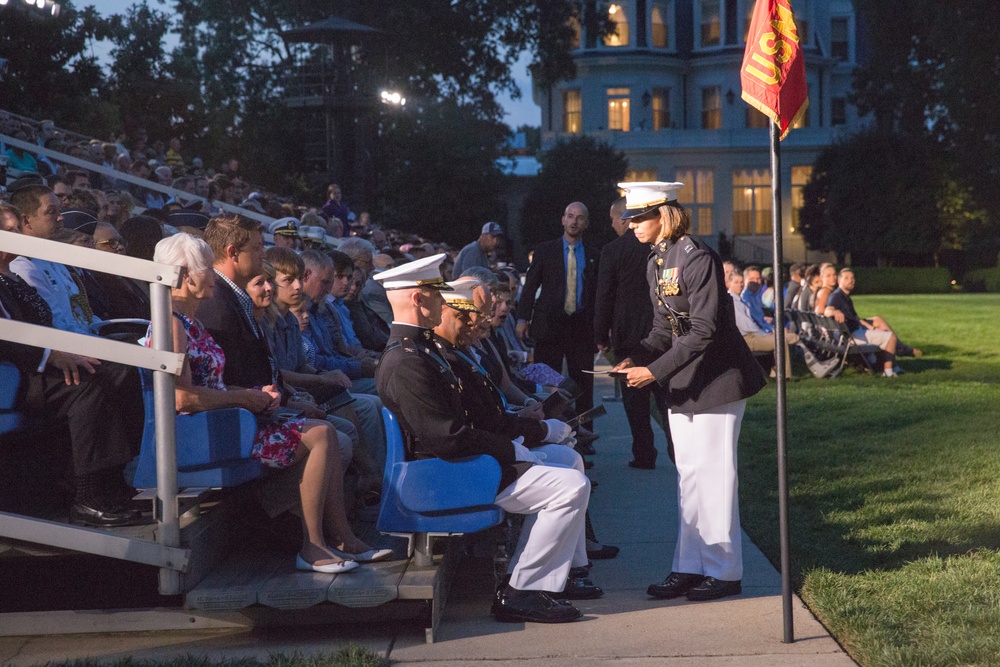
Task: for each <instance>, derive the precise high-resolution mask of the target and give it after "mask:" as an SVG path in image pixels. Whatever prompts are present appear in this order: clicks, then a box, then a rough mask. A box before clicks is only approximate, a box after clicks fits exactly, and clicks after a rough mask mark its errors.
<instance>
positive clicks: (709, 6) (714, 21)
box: [701, 0, 722, 46]
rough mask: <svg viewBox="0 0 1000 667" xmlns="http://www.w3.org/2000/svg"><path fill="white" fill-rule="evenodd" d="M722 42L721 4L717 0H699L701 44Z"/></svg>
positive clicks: (714, 44) (710, 44) (709, 44)
mask: <svg viewBox="0 0 1000 667" xmlns="http://www.w3.org/2000/svg"><path fill="white" fill-rule="evenodd" d="M721 43H722V5H721V3H720V2H719V0H701V45H702V46H718V45H719V44H721Z"/></svg>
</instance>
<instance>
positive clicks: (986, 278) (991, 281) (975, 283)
mask: <svg viewBox="0 0 1000 667" xmlns="http://www.w3.org/2000/svg"><path fill="white" fill-rule="evenodd" d="M962 289H963V290H964V291H966V292H1000V267H995V268H992V269H976V270H975V271H968V272H966V274H965V277H964V278H963V279H962Z"/></svg>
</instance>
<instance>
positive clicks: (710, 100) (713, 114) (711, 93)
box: [701, 86, 722, 130]
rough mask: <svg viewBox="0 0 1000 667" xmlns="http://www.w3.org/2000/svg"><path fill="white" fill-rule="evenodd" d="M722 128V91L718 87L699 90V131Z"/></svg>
mask: <svg viewBox="0 0 1000 667" xmlns="http://www.w3.org/2000/svg"><path fill="white" fill-rule="evenodd" d="M721 128H722V89H721V88H720V87H719V86H712V87H710V88H702V89H701V129H703V130H718V129H721Z"/></svg>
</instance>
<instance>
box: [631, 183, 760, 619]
mask: <svg viewBox="0 0 1000 667" xmlns="http://www.w3.org/2000/svg"><path fill="white" fill-rule="evenodd" d="M619 187H620V188H622V189H623V190H625V191H626V194H625V198H626V211H625V214H624V215H623V216H622V218H623V219H626V220H628V222H629V227H630V228H631V229H632V230H634V231H635V236H636V238H637V239H639V240H640V241H642V242H643V243H650V244H652V245H653V252H652V254H651V255H650V258H649V267H648V269H647V278H648V279H649V285H650V294H651V297H652V299H653V313H654V315H653V330H652V331H651V332H650V333H649V336H647V337H646V339H645V340H643V341H642V343H641V350H640V351H639V352H637V353H635V354H633V355H632V357H631V358H629V359H625V360H624V361H622V362H621V363H620V364H618V365H617V366H616V367H615V370H625V369H627V373H628V384H629V386H632V387H642V386H645V385H647V384H649V383H651V382H656V383H657V384H658V386H657V387H654V394H655V395H656V397H657V401H658V402H659V405H660V409H661V411H664V410H669V417H668V419H669V422H670V432H671V435H672V436H673V440H674V452H675V457H676V466H677V477H678V485H677V486H678V492H677V497H678V505H679V512H678V513H679V516H680V527H679V531H678V536H677V548H676V550H675V552H674V561H673V568H672V571H671V572H670V574H669V575H668V576H667V578H666V579H665V580H664V581H663V582H662V583H658V584H653V585H651V586H650V587H649V589H648V591H647V592H648V593H649V594H650V595H652V596H653V597H658V598H666V599H669V598H676V597H680V596H682V595H686V596H687V598H688V599H689V600H714V599H717V598H721V597H725V596H727V595H737V594H739V593H740V592H741V587H740V580H741V579H742V577H743V554H742V541H741V532H740V510H739V495H738V490H737V489H738V481H737V477H736V445H737V441H738V440H739V437H740V424H741V422H742V420H743V412H744V410H745V409H746V402H747V398H749V397H750V396H753V395H754V394H756V393H757V392H758V391H760V389H761V388H762V387H763V386H764V384H765V382H766V381H765V380H764V375H763V373H762V371H761V369H760V366H759V365H758V364H757V362H756V361H755V360H754V358H753V355H752V354H751V353H750V350H749V348H748V347H747V345H746V343H745V342H744V341H743V337H742V336H741V335H740V332H739V329H737V328H736V316H735V314H734V310H733V304H732V301H731V298H730V296H729V294H728V293H727V291H726V287H725V284H724V282H723V270H722V260H721V259H720V258H719V256H718V255H717V254H715V252H714V251H712V249H711V248H709V247H708V246H707V245H705V244H704V243H702V242H701V241H699V240H698V239H695V238H693V237H691V236H689V235H688V230H689V228H690V225H691V219H690V217H689V216H688V213H687V211H685V210H684V209H683V208H682V207H681V206H680V204H678V203H677V190H679V189H680V188H682V187H684V184H683V183H660V182H652V183H620V184H619Z"/></svg>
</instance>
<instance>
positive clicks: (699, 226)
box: [675, 169, 715, 236]
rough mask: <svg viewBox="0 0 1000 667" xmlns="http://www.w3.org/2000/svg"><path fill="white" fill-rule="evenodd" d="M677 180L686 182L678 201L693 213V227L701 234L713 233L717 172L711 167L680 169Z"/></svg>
mask: <svg viewBox="0 0 1000 667" xmlns="http://www.w3.org/2000/svg"><path fill="white" fill-rule="evenodd" d="M675 176H676V178H675V180H677V181H679V182H681V183H683V184H684V187H683V188H681V189H680V190H679V191H678V192H677V201H678V202H679V203H681V204H682V205H683V206H684V208H686V209H687V210H688V212H689V213H690V214H691V228H692V229H693V230H694V233H695V234H698V235H699V236H709V235H711V234H712V207H713V205H714V204H715V172H714V171H712V170H711V169H687V170H678V171H677V173H676V174H675Z"/></svg>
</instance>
